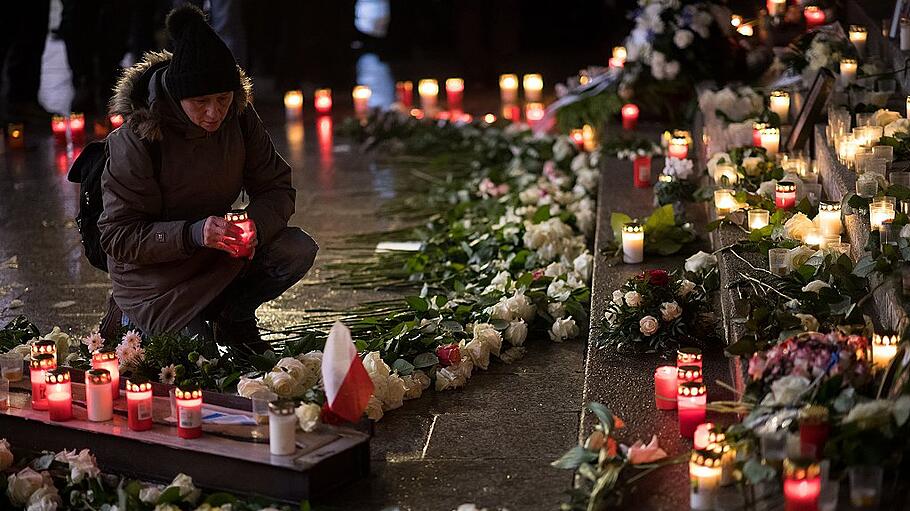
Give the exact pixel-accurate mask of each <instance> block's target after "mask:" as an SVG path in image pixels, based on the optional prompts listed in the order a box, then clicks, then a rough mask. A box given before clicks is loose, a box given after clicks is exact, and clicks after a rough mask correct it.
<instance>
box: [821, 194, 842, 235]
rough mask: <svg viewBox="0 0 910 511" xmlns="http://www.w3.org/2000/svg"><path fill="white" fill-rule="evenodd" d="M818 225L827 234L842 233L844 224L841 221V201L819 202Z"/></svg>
mask: <svg viewBox="0 0 910 511" xmlns="http://www.w3.org/2000/svg"><path fill="white" fill-rule="evenodd" d="M818 226H819V228H820V229H821V231H822V234H824V235H827V236H830V235H838V234H840V233H841V229H842V228H843V224H842V223H841V221H840V203H839V202H820V203H819V204H818Z"/></svg>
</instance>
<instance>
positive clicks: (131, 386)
mask: <svg viewBox="0 0 910 511" xmlns="http://www.w3.org/2000/svg"><path fill="white" fill-rule="evenodd" d="M150 390H152V383H151V382H149V381H148V380H140V379H136V380H126V391H127V392H148V391H150Z"/></svg>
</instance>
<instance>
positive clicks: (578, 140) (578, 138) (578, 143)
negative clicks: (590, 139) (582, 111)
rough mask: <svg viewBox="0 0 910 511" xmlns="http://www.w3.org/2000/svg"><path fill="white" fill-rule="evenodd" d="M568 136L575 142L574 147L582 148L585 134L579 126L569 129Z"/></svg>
mask: <svg viewBox="0 0 910 511" xmlns="http://www.w3.org/2000/svg"><path fill="white" fill-rule="evenodd" d="M569 138H571V139H572V142H574V143H575V147H577V148H579V149H584V147H585V136H584V132H583V131H582V129H581V128H576V129H574V130H571V131H569Z"/></svg>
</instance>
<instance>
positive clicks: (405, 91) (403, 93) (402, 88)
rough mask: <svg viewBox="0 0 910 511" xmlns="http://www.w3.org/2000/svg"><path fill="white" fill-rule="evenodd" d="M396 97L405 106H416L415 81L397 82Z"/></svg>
mask: <svg viewBox="0 0 910 511" xmlns="http://www.w3.org/2000/svg"><path fill="white" fill-rule="evenodd" d="M395 97H396V99H397V101H398V102H399V103H401V105H402V106H403V107H405V108H411V107H412V106H414V83H413V82H410V81H403V82H395Z"/></svg>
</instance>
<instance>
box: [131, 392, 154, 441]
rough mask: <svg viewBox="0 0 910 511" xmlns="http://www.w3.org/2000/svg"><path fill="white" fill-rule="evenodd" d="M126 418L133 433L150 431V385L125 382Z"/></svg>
mask: <svg viewBox="0 0 910 511" xmlns="http://www.w3.org/2000/svg"><path fill="white" fill-rule="evenodd" d="M126 405H127V409H126V418H127V425H128V426H129V428H130V429H131V430H133V431H146V430H149V429H152V384H151V383H149V382H147V381H138V380H127V381H126Z"/></svg>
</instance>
